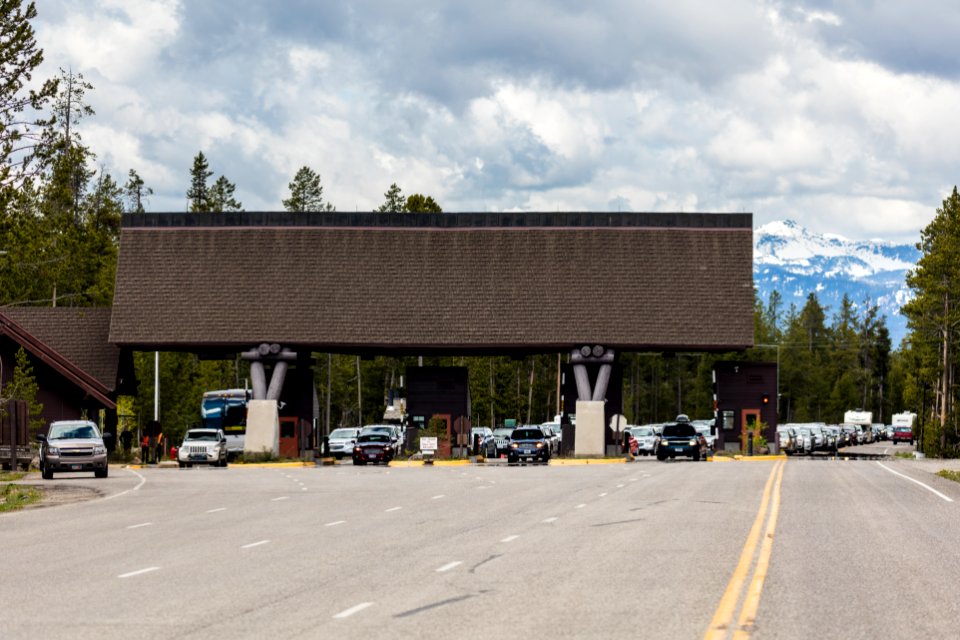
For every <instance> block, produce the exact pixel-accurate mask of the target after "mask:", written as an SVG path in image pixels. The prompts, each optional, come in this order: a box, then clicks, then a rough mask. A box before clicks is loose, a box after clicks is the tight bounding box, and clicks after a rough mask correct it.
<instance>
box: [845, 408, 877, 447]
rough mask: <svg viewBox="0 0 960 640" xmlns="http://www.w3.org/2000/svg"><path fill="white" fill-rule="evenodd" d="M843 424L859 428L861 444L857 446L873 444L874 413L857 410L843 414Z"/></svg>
mask: <svg viewBox="0 0 960 640" xmlns="http://www.w3.org/2000/svg"><path fill="white" fill-rule="evenodd" d="M843 424H852V425H854V426H859V427H860V429H858V435H859V442H857V443H855V444H864V443H867V442H873V412H872V411H864V410H863V409H855V410H853V411H847V412H846V413H844V414H843Z"/></svg>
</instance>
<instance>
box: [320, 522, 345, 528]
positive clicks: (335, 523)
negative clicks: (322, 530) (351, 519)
mask: <svg viewBox="0 0 960 640" xmlns="http://www.w3.org/2000/svg"><path fill="white" fill-rule="evenodd" d="M346 523H347V521H346V520H337V521H336V522H328V523H327V524H325V525H323V526H325V527H335V526H337V525H340V524H346Z"/></svg>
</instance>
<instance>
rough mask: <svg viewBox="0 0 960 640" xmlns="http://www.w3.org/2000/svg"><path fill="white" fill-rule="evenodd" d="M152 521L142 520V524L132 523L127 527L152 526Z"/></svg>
mask: <svg viewBox="0 0 960 640" xmlns="http://www.w3.org/2000/svg"><path fill="white" fill-rule="evenodd" d="M152 526H153V523H152V522H141V523H140V524H132V525H130V526H129V527H127V529H139V528H140V527H152Z"/></svg>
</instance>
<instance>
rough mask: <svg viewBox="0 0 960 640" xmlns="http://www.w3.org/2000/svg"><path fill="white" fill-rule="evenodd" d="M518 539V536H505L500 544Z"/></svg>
mask: <svg viewBox="0 0 960 640" xmlns="http://www.w3.org/2000/svg"><path fill="white" fill-rule="evenodd" d="M519 537H520V536H507V537H506V538H504V539H503V540H501V541H500V542H513V541H514V540H516V539H517V538H519Z"/></svg>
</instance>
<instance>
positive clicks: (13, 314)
mask: <svg viewBox="0 0 960 640" xmlns="http://www.w3.org/2000/svg"><path fill="white" fill-rule="evenodd" d="M0 312H2V313H3V315H5V316H7V317H8V318H10V319H11V320H12V321H14V322H16V323H17V324H18V325H19V326H20V327H22V328H23V329H24V330H25V331H27V332H28V333H30V335H32V336H34V337H35V338H36V339H37V340H40V341H41V342H43V343H44V344H45V345H47V346H48V347H49V348H51V349H52V350H54V351H55V352H56V353H57V354H59V355H60V356H61V357H63V358H64V359H66V360H67V361H69V362H70V363H71V364H73V365H74V366H75V367H77V368H78V369H80V370H81V371H83V372H84V373H86V374H87V375H89V376H91V377H92V378H93V379H94V380H96V381H97V382H99V383H100V384H101V385H102V386H103V388H104V389H106V390H107V391H109V392H112V391H114V390H115V389H116V386H117V369H118V367H119V363H120V349H119V348H118V347H117V346H115V345H112V344H110V343H109V341H108V337H109V332H110V312H111V309H110V307H4V308H2V309H0Z"/></svg>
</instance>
